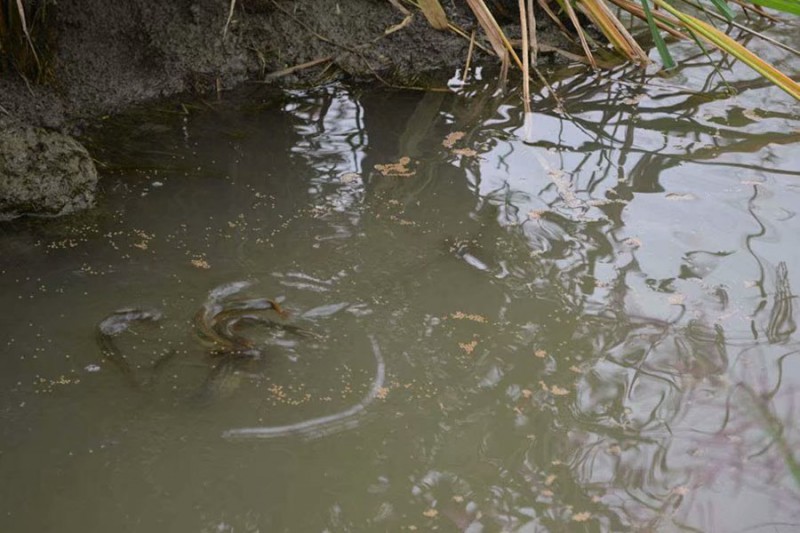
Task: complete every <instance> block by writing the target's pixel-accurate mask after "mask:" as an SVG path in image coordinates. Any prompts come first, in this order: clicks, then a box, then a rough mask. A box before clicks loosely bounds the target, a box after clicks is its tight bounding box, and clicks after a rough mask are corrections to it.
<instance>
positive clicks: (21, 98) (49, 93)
mask: <svg viewBox="0 0 800 533" xmlns="http://www.w3.org/2000/svg"><path fill="white" fill-rule="evenodd" d="M39 3H40V4H41V1H40V2H39ZM490 3H491V4H494V5H495V7H497V8H501V9H498V16H502V11H503V9H502V8H503V4H508V5H506V6H505V7H506V10H505V11H506V12H508V11H509V10H508V8H509V7H510V6H511V4H513V5H514V6H515V5H516V2H506V1H504V0H503V1H501V0H496V1H494V2H490ZM394 4H398V5H400V4H402V2H400V1H398V2H394ZM442 4H443V6H444V7H445V9H446V11H447V14H448V18H449V20H450V21H451V22H453V23H454V24H456V25H458V26H459V27H461V28H464V29H465V30H466V31H467V32H469V31H471V30H472V29H473V28H475V26H476V23H475V20H474V17H473V16H472V14H471V12H470V11H469V9H468V7H467V6H466V3H464V2H458V3H456V2H443V3H442ZM231 6H232V3H231V1H230V0H174V1H171V2H158V1H155V0H129V1H126V2H108V1H106V0H59V1H58V2H57V3H56V2H49V3H48V4H47V9H48V11H47V17H46V19H45V20H44V22H43V23H44V24H46V25H47V31H41V32H39V33H40V34H43V35H46V36H47V39H48V42H47V43H46V45H47V46H46V47H43V48H44V49H46V52H47V55H44V57H43V58H42V62H43V64H44V65H45V70H46V73H47V74H48V78H49V80H48V82H47V83H45V84H32V83H29V82H28V81H27V80H25V79H24V78H23V77H22V76H20V75H19V74H18V73H15V72H11V71H6V72H2V73H0V106H2V107H0V127H2V136H0V217H3V218H12V217H15V216H19V215H22V214H47V215H54V214H66V213H69V212H73V211H74V210H77V209H80V208H83V207H87V206H89V205H91V204H92V202H93V189H94V185H95V183H96V171H95V170H94V167H93V164H92V162H91V159H89V157H88V155H87V154H86V152H85V150H83V151H81V150H82V148H81V147H80V144H79V143H78V141H76V140H75V139H73V138H70V137H69V136H80V134H81V132H82V131H83V129H84V128H85V126H87V125H88V124H90V123H91V122H92V121H93V120H96V119H97V118H98V117H100V116H102V115H107V114H111V113H118V112H120V111H122V110H124V109H125V108H126V107H127V106H130V105H132V104H136V103H140V102H144V101H148V100H152V99H157V98H162V97H167V96H170V95H176V94H181V93H191V94H194V95H209V97H213V98H224V92H225V91H226V90H229V89H232V88H234V87H236V86H239V85H241V84H242V83H244V82H262V83H281V84H290V85H298V84H304V85H313V84H317V83H323V82H328V81H332V80H336V79H347V80H350V81H366V80H370V81H374V80H376V79H377V80H379V82H380V83H387V84H394V85H398V86H405V85H414V84H417V83H419V84H425V83H426V82H428V83H429V82H430V81H431V80H434V79H436V80H437V81H443V80H445V79H447V77H449V76H450V75H452V73H453V72H454V71H455V69H456V68H458V67H459V66H462V65H463V63H464V61H465V59H466V56H467V49H468V47H469V42H468V40H467V39H465V38H464V37H461V36H458V35H456V34H455V33H453V32H450V31H437V30H435V29H433V28H432V27H431V26H430V24H429V23H428V22H427V21H426V19H425V17H424V16H423V15H422V13H421V12H419V11H418V10H416V9H415V8H411V7H410V6H409V7H410V9H411V11H408V12H406V13H404V12H403V10H401V9H399V8H398V7H397V5H393V3H392V2H390V1H389V0H237V1H235V2H233V10H232V11H231V10H230V8H231ZM408 13H411V14H412V16H410V17H409V16H407V15H408ZM229 16H230V18H229ZM509 31H510V34H512V35H513V34H515V33H517V34H518V29H516V31H515V28H511V29H510V30H509ZM539 38H540V41H541V42H544V43H548V42H549V43H555V44H559V40H560V38H559V35H558V34H557V33H555V32H554V31H553V30H552V28H550V26H549V25H547V24H545V25H544V26H542V27H541V28H540V29H539ZM481 60H483V61H486V60H489V61H492V62H493V63H494V62H495V61H494V58H490V57H489V56H487V55H485V54H483V53H482V52H480V50H478V51H477V53H476V61H481ZM308 63H312V64H313V66H307V67H306V66H304V65H306V64H308ZM296 66H301V67H303V68H298V69H292V68H291V67H296ZM287 69H288V71H287ZM276 74H277V75H276ZM48 130H50V131H48ZM54 132H57V133H54ZM21 150H24V151H25V154H24V155H23V154H21V153H20V151H21ZM66 154H71V155H69V156H68V157H67V156H66ZM22 160H25V163H24V164H23V163H21V161H22ZM42 169H48V170H47V171H42Z"/></svg>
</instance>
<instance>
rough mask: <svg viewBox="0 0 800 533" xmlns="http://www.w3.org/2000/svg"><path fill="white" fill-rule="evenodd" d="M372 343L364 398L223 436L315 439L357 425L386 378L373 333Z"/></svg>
mask: <svg viewBox="0 0 800 533" xmlns="http://www.w3.org/2000/svg"><path fill="white" fill-rule="evenodd" d="M369 340H370V343H371V344H372V354H373V356H374V357H375V363H376V368H375V378H374V379H373V380H372V387H370V390H369V392H368V393H367V395H366V396H364V398H362V400H361V401H360V402H358V403H357V404H355V405H353V406H352V407H350V408H348V409H345V410H344V411H340V412H338V413H335V414H332V415H327V416H321V417H318V418H311V419H309V420H304V421H302V422H297V423H295V424H289V425H286V426H260V427H245V428H236V429H229V430H227V431H225V432H223V433H222V437H223V438H225V439H228V440H242V439H276V438H281V437H291V436H298V437H303V438H305V439H309V440H310V439H315V438H319V437H323V436H325V435H330V434H332V433H337V432H339V431H344V430H346V429H352V428H354V427H356V426H357V425H358V422H359V418H360V417H361V416H362V415H363V414H365V412H366V409H367V407H368V406H369V405H370V404H371V403H372V402H373V401H375V398H377V397H378V394H380V391H381V389H382V388H383V384H384V381H385V379H386V363H385V362H384V360H383V355H381V349H380V347H379V346H378V341H376V340H375V337H373V336H372V335H370V336H369Z"/></svg>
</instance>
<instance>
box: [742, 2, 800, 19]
mask: <svg viewBox="0 0 800 533" xmlns="http://www.w3.org/2000/svg"><path fill="white" fill-rule="evenodd" d="M750 2H751V3H753V4H756V5H759V6H763V7H768V8H770V9H774V10H775V11H783V12H784V13H791V14H792V15H798V16H800V0H750Z"/></svg>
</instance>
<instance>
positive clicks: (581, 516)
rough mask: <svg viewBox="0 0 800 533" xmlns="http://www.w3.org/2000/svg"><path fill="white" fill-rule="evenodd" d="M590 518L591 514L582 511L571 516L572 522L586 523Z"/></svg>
mask: <svg viewBox="0 0 800 533" xmlns="http://www.w3.org/2000/svg"><path fill="white" fill-rule="evenodd" d="M591 517H592V513H590V512H589V511H584V512H582V513H577V514H574V515H572V520H573V521H574V522H586V521H587V520H589V519H590V518H591Z"/></svg>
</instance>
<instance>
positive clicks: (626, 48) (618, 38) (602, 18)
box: [578, 0, 648, 64]
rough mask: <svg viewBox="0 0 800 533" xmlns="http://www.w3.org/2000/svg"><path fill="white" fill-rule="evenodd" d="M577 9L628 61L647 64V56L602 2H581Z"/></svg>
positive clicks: (588, 0)
mask: <svg viewBox="0 0 800 533" xmlns="http://www.w3.org/2000/svg"><path fill="white" fill-rule="evenodd" d="M578 7H579V8H580V9H581V11H583V12H584V13H585V14H586V15H587V16H588V17H589V18H590V19H591V20H592V22H593V23H594V24H595V26H597V27H598V28H599V29H600V31H601V32H602V33H603V35H605V36H606V38H607V39H608V40H609V42H610V43H611V44H612V45H613V46H614V48H616V49H617V51H619V52H620V53H621V54H623V55H624V56H625V57H627V58H628V59H631V60H633V61H637V62H639V63H641V64H646V63H647V62H648V59H647V54H646V53H645V52H644V50H642V48H641V47H640V46H639V44H638V43H637V42H636V40H635V39H634V38H633V37H632V36H631V34H630V33H628V30H626V29H625V27H624V26H623V25H622V23H621V22H620V21H619V19H618V18H617V16H616V15H614V13H612V12H611V10H610V9H609V8H608V6H607V5H606V4H605V2H603V0H583V1H582V2H581V3H580V4H578Z"/></svg>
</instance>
